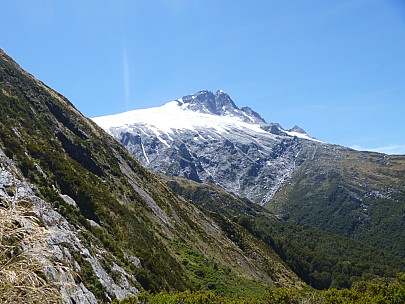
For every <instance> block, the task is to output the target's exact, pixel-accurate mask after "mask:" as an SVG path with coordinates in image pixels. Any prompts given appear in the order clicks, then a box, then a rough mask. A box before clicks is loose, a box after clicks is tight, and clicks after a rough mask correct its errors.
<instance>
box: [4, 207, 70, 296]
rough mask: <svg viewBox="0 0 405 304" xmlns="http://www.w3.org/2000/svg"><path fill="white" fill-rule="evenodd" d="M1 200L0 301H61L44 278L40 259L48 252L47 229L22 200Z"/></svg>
mask: <svg viewBox="0 0 405 304" xmlns="http://www.w3.org/2000/svg"><path fill="white" fill-rule="evenodd" d="M1 203H2V204H1V205H0V303H61V302H62V299H61V296H60V293H59V291H58V288H57V285H56V284H54V283H52V282H48V281H47V279H46V277H45V275H44V272H43V270H44V265H43V264H42V263H41V261H43V259H44V258H45V257H46V256H47V255H48V254H49V252H47V249H46V247H45V240H46V238H47V237H48V236H49V231H48V230H46V229H45V228H44V227H41V226H40V224H39V222H38V219H37V218H36V217H34V216H32V215H30V212H29V208H26V207H23V206H22V205H23V204H14V203H12V202H8V201H6V200H4V199H3V200H2V201H1ZM20 203H21V202H20Z"/></svg>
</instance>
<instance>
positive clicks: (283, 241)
mask: <svg viewBox="0 0 405 304" xmlns="http://www.w3.org/2000/svg"><path fill="white" fill-rule="evenodd" d="M161 178H162V180H164V181H165V182H166V183H167V185H169V187H171V188H172V189H173V191H175V192H176V193H179V194H181V195H182V196H184V197H186V198H187V199H190V200H192V201H193V202H194V204H196V206H198V207H199V208H201V210H202V211H204V212H209V214H214V216H213V218H214V219H215V220H216V222H217V223H218V225H219V226H220V227H221V228H222V230H223V231H225V232H226V233H227V234H228V236H229V237H230V238H231V239H232V240H233V241H234V242H235V243H236V244H239V246H240V247H244V246H245V245H244V238H243V237H241V235H243V234H241V233H240V231H244V234H246V231H247V232H249V233H250V234H251V235H252V236H255V237H256V238H258V239H260V240H261V241H262V242H263V243H264V244H266V245H267V246H268V247H270V248H272V249H273V250H275V251H276V252H277V253H278V254H279V256H280V257H281V258H282V259H283V260H284V261H285V263H286V264H288V266H289V267H291V268H292V269H293V270H294V271H295V272H296V273H297V274H298V275H299V276H300V277H301V278H302V279H303V280H304V281H305V282H306V283H307V284H309V285H311V286H313V287H315V288H318V289H325V288H329V287H335V288H336V287H337V288H342V287H350V286H351V284H352V283H353V282H355V281H358V280H361V279H369V278H373V277H375V276H377V277H378V276H381V275H382V273H384V275H388V276H394V275H395V273H397V272H399V271H404V270H405V265H404V260H403V259H402V260H401V259H400V258H398V257H396V256H395V255H392V254H389V253H386V252H383V251H378V250H375V249H374V248H372V247H370V246H367V245H364V244H362V243H359V242H357V241H355V240H351V239H348V238H345V237H341V236H339V235H337V234H332V233H328V232H325V231H323V230H321V229H317V228H313V227H310V226H304V227H302V226H300V225H296V224H294V223H289V222H285V221H283V220H280V219H278V218H276V217H275V216H274V215H273V214H271V213H269V212H268V211H267V210H266V209H265V208H263V207H260V206H259V205H257V204H254V203H252V202H250V201H248V200H246V199H242V198H239V197H236V196H235V195H233V194H231V193H228V192H225V191H224V190H223V189H221V188H220V187H218V186H216V185H214V184H210V185H205V184H200V183H195V182H193V181H190V180H186V179H181V178H171V177H167V176H161ZM227 218H231V219H232V222H229V221H227V220H226V219H227ZM241 228H243V229H241Z"/></svg>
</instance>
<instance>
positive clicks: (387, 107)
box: [0, 0, 405, 154]
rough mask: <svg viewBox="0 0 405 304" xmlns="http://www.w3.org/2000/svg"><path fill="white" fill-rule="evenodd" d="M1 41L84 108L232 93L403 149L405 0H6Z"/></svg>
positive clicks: (329, 137) (376, 145)
mask: <svg viewBox="0 0 405 304" xmlns="http://www.w3.org/2000/svg"><path fill="white" fill-rule="evenodd" d="M0 10H1V12H2V18H1V20H0V25H1V28H2V30H1V31H0V47H1V48H3V49H4V50H5V51H6V52H7V53H8V54H9V55H11V56H12V57H13V58H14V59H15V60H16V61H17V62H18V63H19V64H20V65H21V66H22V67H23V68H24V69H26V70H28V71H29V72H30V73H32V74H33V75H34V76H36V77H37V78H39V79H40V80H42V81H43V82H45V83H46V84H47V85H49V86H50V87H52V88H54V89H56V90H57V91H59V92H60V93H62V94H63V95H65V96H66V97H67V98H69V99H70V100H71V101H72V102H73V104H74V105H75V106H76V107H77V108H78V109H79V110H80V111H81V112H82V113H83V114H84V115H86V116H88V117H94V116H101V115H107V114H114V113H119V112H123V111H126V110H131V109H139V108H147V107H152V106H159V105H162V104H163V103H165V102H167V101H171V100H173V99H177V98H179V97H182V96H183V95H187V94H192V93H194V92H197V91H200V90H211V91H216V90H217V89H222V90H224V91H226V92H227V93H228V94H229V95H230V96H231V97H232V99H233V100H234V101H235V103H236V104H237V105H238V106H240V107H241V106H250V107H251V108H253V109H254V110H256V111H257V112H259V113H260V114H261V115H262V116H263V117H264V118H265V119H266V120H267V121H268V122H278V123H280V124H281V125H282V126H283V127H284V128H291V127H293V126H294V125H295V124H297V125H299V126H301V127H302V128H303V129H305V130H306V131H307V132H308V133H309V134H310V135H311V136H313V137H316V138H318V139H320V140H323V141H326V142H330V143H335V144H340V145H344V146H349V147H357V148H358V149H372V150H378V151H382V152H387V153H401V154H405V136H404V133H405V132H404V131H405V119H404V117H405V1H403V0H306V1H302V0H252V1H245V0H133V1H131V0H126V1H124V0H115V1H113V0H110V1H107V0H80V1H72V0H71V1H56V0H54V1H51V0H14V1H6V0H0Z"/></svg>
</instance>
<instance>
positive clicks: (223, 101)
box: [177, 90, 266, 124]
mask: <svg viewBox="0 0 405 304" xmlns="http://www.w3.org/2000/svg"><path fill="white" fill-rule="evenodd" d="M177 102H178V103H179V105H181V106H183V107H185V108H187V109H189V110H191V111H194V112H200V113H207V114H214V115H219V116H236V117H239V118H240V119H241V120H242V121H244V122H247V123H259V124H262V123H266V121H265V120H264V119H263V118H262V117H261V116H260V115H259V114H258V113H256V112H255V111H253V110H252V109H251V108H249V107H243V108H241V109H239V108H238V106H237V105H236V104H235V103H234V102H233V100H232V98H231V97H230V96H229V95H228V94H227V93H225V92H224V91H222V90H217V91H216V93H215V94H214V93H212V92H211V91H199V92H197V93H195V94H192V95H187V96H183V97H182V98H180V99H178V100H177Z"/></svg>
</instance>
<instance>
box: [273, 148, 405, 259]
mask: <svg viewBox="0 0 405 304" xmlns="http://www.w3.org/2000/svg"><path fill="white" fill-rule="evenodd" d="M266 207H267V208H268V209H269V210H271V211H273V212H275V213H277V214H279V215H280V216H281V217H282V218H283V219H284V220H288V221H291V222H294V223H296V224H299V225H311V226H315V227H319V228H321V229H323V230H326V231H329V232H332V233H336V234H340V235H343V236H347V237H350V238H352V239H355V240H359V241H361V242H364V243H366V244H369V245H371V246H373V247H375V248H378V249H383V250H386V251H389V252H391V253H392V254H394V255H397V256H399V257H402V258H403V257H405V156H403V155H401V156H394V155H384V154H380V153H373V152H358V151H354V150H350V149H347V148H343V147H337V146H325V147H323V148H322V149H321V148H319V149H318V150H317V151H316V152H315V153H314V155H313V157H312V158H311V159H308V160H306V161H305V162H304V163H303V164H302V165H301V166H300V167H299V168H298V169H297V171H296V172H295V173H294V174H293V176H292V178H291V180H290V181H289V183H288V184H286V185H284V186H283V187H282V188H281V189H280V190H279V191H278V192H277V193H276V195H275V196H274V197H273V198H272V200H271V201H270V202H269V203H268V204H267V205H266Z"/></svg>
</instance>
